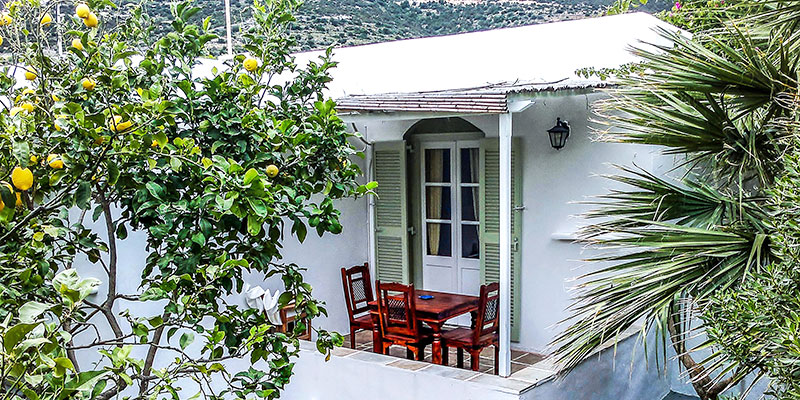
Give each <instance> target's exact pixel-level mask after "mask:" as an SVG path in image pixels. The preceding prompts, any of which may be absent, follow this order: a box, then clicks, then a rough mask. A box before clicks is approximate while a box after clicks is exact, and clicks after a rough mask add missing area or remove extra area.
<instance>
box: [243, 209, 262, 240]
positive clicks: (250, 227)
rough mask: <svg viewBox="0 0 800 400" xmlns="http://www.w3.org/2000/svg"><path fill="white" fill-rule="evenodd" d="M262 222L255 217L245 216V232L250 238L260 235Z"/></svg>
mask: <svg viewBox="0 0 800 400" xmlns="http://www.w3.org/2000/svg"><path fill="white" fill-rule="evenodd" d="M263 223H264V222H263V221H261V219H260V218H258V216H256V215H252V214H251V215H248V216H247V232H248V233H249V234H250V235H251V236H256V235H258V234H259V233H261V226H262V225H263Z"/></svg>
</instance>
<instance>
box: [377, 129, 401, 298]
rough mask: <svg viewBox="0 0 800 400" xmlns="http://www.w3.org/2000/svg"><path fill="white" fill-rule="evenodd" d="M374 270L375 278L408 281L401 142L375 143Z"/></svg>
mask: <svg viewBox="0 0 800 400" xmlns="http://www.w3.org/2000/svg"><path fill="white" fill-rule="evenodd" d="M374 171H375V180H376V181H377V182H378V187H377V188H376V189H375V193H376V194H377V196H376V199H375V230H376V235H375V264H376V265H375V268H376V272H377V274H376V275H377V279H380V280H381V281H385V282H403V283H408V281H409V254H408V253H409V247H408V245H409V243H408V216H407V211H406V152H405V142H389V143H376V144H375V152H374Z"/></svg>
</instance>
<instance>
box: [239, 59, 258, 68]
mask: <svg viewBox="0 0 800 400" xmlns="http://www.w3.org/2000/svg"><path fill="white" fill-rule="evenodd" d="M242 65H244V69H246V70H248V71H255V69H256V68H258V60H256V59H255V58H252V57H247V58H245V59H244V63H242Z"/></svg>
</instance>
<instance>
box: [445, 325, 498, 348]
mask: <svg viewBox="0 0 800 400" xmlns="http://www.w3.org/2000/svg"><path fill="white" fill-rule="evenodd" d="M474 334H475V331H473V330H472V329H470V328H456V329H453V330H449V331H446V332H442V341H443V342H444V344H445V346H450V347H455V346H481V345H486V344H487V343H494V342H496V341H497V340H498V335H497V333H489V334H486V335H483V336H481V337H480V338H478V342H477V343H473V342H472V339H473V335H474Z"/></svg>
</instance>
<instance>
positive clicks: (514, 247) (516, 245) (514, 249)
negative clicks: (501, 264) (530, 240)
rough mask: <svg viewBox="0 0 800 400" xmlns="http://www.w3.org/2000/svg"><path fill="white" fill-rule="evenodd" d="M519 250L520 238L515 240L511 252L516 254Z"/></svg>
mask: <svg viewBox="0 0 800 400" xmlns="http://www.w3.org/2000/svg"><path fill="white" fill-rule="evenodd" d="M517 250H519V238H514V241H513V242H511V251H513V252H516V251H517Z"/></svg>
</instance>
